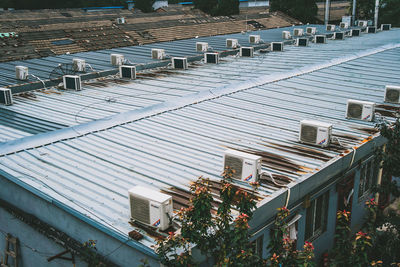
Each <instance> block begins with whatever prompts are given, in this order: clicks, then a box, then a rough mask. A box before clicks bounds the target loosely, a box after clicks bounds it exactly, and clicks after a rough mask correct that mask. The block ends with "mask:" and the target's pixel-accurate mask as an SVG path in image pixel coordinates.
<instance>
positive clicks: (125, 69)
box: [119, 65, 136, 80]
mask: <svg viewBox="0 0 400 267" xmlns="http://www.w3.org/2000/svg"><path fill="white" fill-rule="evenodd" d="M119 77H120V78H127V79H131V80H134V79H136V67H135V66H125V65H122V66H119Z"/></svg>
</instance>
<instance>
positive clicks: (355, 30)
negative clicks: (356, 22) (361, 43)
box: [351, 29, 361, 37]
mask: <svg viewBox="0 0 400 267" xmlns="http://www.w3.org/2000/svg"><path fill="white" fill-rule="evenodd" d="M360 34H361V31H360V30H359V29H352V30H351V36H352V37H356V36H360Z"/></svg>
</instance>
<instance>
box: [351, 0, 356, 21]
mask: <svg viewBox="0 0 400 267" xmlns="http://www.w3.org/2000/svg"><path fill="white" fill-rule="evenodd" d="M356 5H357V0H353V12H352V13H351V14H352V15H351V23H352V26H354V23H355V22H356Z"/></svg>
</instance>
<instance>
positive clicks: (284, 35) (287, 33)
mask: <svg viewBox="0 0 400 267" xmlns="http://www.w3.org/2000/svg"><path fill="white" fill-rule="evenodd" d="M290 38H292V35H291V34H290V31H282V39H286V40H287V39H290Z"/></svg>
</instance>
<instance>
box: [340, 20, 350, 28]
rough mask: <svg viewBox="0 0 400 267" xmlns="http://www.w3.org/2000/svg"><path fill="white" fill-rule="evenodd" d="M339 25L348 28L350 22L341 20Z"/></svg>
mask: <svg viewBox="0 0 400 267" xmlns="http://www.w3.org/2000/svg"><path fill="white" fill-rule="evenodd" d="M339 27H340V28H342V29H347V28H348V27H349V24H348V23H347V22H340V24H339Z"/></svg>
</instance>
